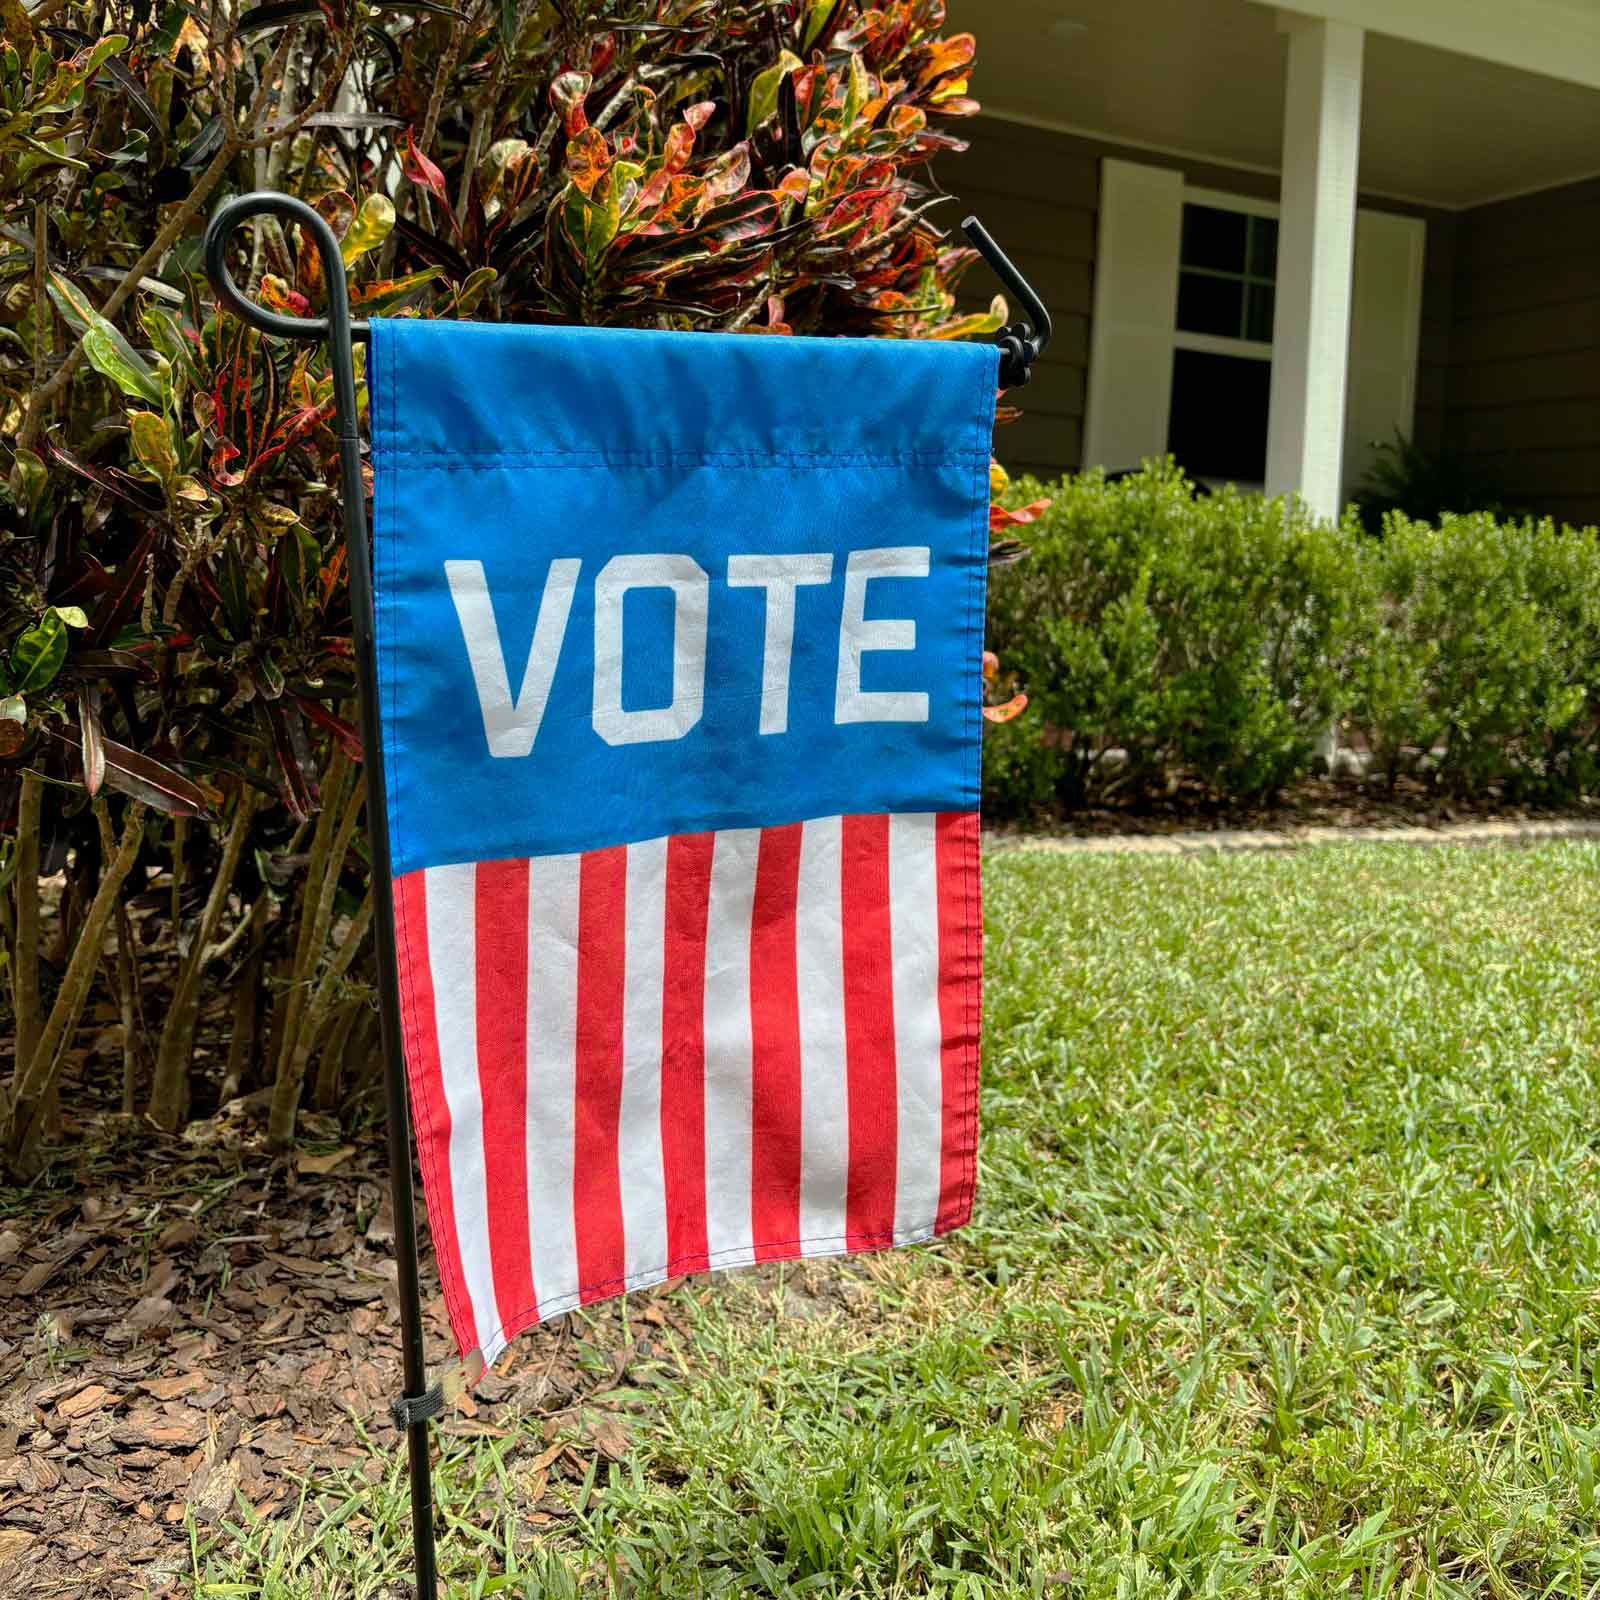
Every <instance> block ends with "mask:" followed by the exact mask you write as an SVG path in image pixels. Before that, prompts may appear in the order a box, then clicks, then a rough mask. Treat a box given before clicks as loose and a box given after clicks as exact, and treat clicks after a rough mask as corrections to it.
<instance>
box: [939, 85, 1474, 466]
mask: <svg viewBox="0 0 1600 1600" xmlns="http://www.w3.org/2000/svg"><path fill="white" fill-rule="evenodd" d="M961 131H962V136H963V137H964V138H966V139H968V140H969V141H970V148H969V149H968V150H967V151H965V152H964V153H962V154H960V155H954V156H948V157H946V158H945V159H944V160H943V161H942V162H941V163H940V165H939V168H938V173H939V177H940V180H941V182H942V183H943V185H944V186H945V187H946V188H947V189H948V190H949V192H950V193H951V194H953V195H955V196H957V197H958V206H952V207H949V208H947V209H946V210H945V212H944V213H943V220H944V222H945V225H946V226H948V227H950V228H954V227H955V226H956V225H957V224H958V223H959V222H960V220H961V218H962V217H963V216H965V215H966V214H967V213H969V212H975V213H976V214H977V215H978V216H979V217H980V218H982V219H983V221H984V222H985V223H986V224H987V225H988V227H989V228H990V230H991V231H992V232H993V233H994V235H995V237H996V238H997V239H998V240H999V241H1000V244H1001V246H1002V247H1003V248H1004V249H1005V250H1006V251H1007V253H1008V254H1010V255H1011V257H1012V259H1013V260H1014V261H1016V263H1017V265H1018V266H1019V267H1020V268H1021V269H1022V271H1023V273H1024V274H1025V275H1026V276H1027V277H1028V279H1029V281H1030V282H1031V283H1032V284H1033V286H1034V288H1035V289H1036V290H1037V291H1038V292H1039V295H1040V297H1041V298H1042V299H1043V300H1044V303H1045V304H1046V306H1048V307H1049V309H1050V314H1051V317H1052V319H1053V321H1054V323H1055V335H1054V338H1053V339H1052V341H1051V344H1050V347H1049V349H1048V350H1047V351H1046V352H1045V354H1044V357H1043V359H1042V360H1041V361H1040V362H1038V363H1037V364H1036V365H1035V367H1034V370H1033V378H1032V381H1031V382H1030V383H1029V385H1028V387H1027V388H1026V389H1024V390H1022V391H1020V392H1019V393H1018V394H1017V395H1016V397H1015V400H1016V404H1017V405H1019V406H1020V407H1021V409H1022V413H1023V415H1022V417H1021V418H1020V419H1019V420H1018V421H1017V422H1015V423H1012V424H1010V425H1009V426H1007V427H1004V428H1002V429H1000V430H998V431H997V433H996V436H995V454H996V455H997V456H998V457H999V459H1000V461H1001V462H1002V463H1003V464H1004V465H1005V466H1006V468H1007V469H1008V470H1010V471H1012V472H1020V471H1027V472H1036V473H1039V474H1040V475H1041V476H1049V475H1054V474H1056V473H1060V472H1067V471H1076V470H1078V468H1079V467H1081V466H1082V464H1083V421H1084V406H1085V395H1086V390H1087V374H1088V363H1089V317H1090V308H1091V306H1092V304H1093V297H1094V268H1095V241H1096V236H1097V227H1098V219H1099V192H1100V163H1101V161H1102V159H1103V158H1105V157H1107V156H1112V157H1116V158H1119V159H1122V160H1126V161H1136V162H1143V163H1145V164H1147V165H1150V166H1165V167H1170V168H1174V169H1176V170H1178V171H1181V172H1182V173H1183V175H1184V180H1185V182H1186V183H1189V184H1191V185H1193V186H1195V187H1198V188H1207V189H1221V190H1226V191H1228V192H1230V193H1233V194H1240V195H1251V196H1255V197H1257V198H1259V199H1268V200H1276V199H1277V197H1278V179H1277V177H1276V176H1275V175H1273V174H1270V173H1262V172H1253V171H1249V170H1246V169H1242V168H1237V167H1227V166H1218V165H1215V164H1213V163H1210V162H1205V161H1198V160H1191V159H1187V158H1183V157H1178V156H1167V155H1160V154H1155V153H1152V152H1150V151H1146V150H1141V149H1135V148H1130V147H1128V146H1125V145H1119V144H1112V143H1109V142H1105V141H1102V140H1096V139H1090V138H1084V137H1082V136H1079V135H1076V134H1067V133H1058V132H1054V131H1051V130H1047V129H1040V128H1033V127H1028V126H1025V125H1023V124H1020V123H1014V122H1005V121H1002V120H1000V119H998V118H993V117H978V118H975V119H974V120H973V121H972V122H969V123H967V124H966V125H965V127H964V128H963V129H962V130H961ZM1360 203H1361V204H1362V205H1363V206H1368V207H1370V208H1372V209H1374V210H1380V211H1397V212H1401V213H1403V214H1405V215H1407V216H1420V217H1425V218H1426V219H1427V221H1428V243H1427V257H1426V271H1427V277H1426V283H1425V286H1424V292H1423V306H1422V331H1421V347H1420V353H1419V358H1418V381H1417V420H1416V434H1417V437H1418V438H1419V439H1420V440H1421V441H1423V442H1424V443H1427V444H1429V445H1436V444H1437V443H1438V442H1439V439H1440V436H1441V429H1442V426H1443V418H1444V395H1445V387H1446V384H1445V377H1446V369H1447V366H1448V360H1449V345H1450V336H1451V304H1452V302H1451V289H1452V285H1453V265H1454V239H1455V230H1454V223H1455V221H1456V219H1455V218H1454V217H1453V216H1451V215H1449V214H1448V213H1444V212H1430V211H1428V210H1426V209H1425V208H1422V207H1417V206H1406V205H1401V204H1396V203H1394V202H1391V201H1386V200H1382V199H1377V198H1373V197H1369V196H1366V195H1363V196H1361V201H1360ZM997 287H998V286H997V285H996V283H995V281H994V279H993V278H992V277H991V276H990V275H989V273H988V272H987V271H986V269H985V268H984V267H983V266H982V264H981V263H979V264H978V265H975V266H974V267H973V268H972V270H971V271H970V272H969V273H968V275H967V278H966V282H965V284H964V285H963V291H962V296H961V303H962V306H963V308H965V309H977V308H979V307H981V306H983V305H985V304H987V302H988V301H989V299H990V298H991V297H992V296H993V294H994V293H995V291H996V289H997Z"/></svg>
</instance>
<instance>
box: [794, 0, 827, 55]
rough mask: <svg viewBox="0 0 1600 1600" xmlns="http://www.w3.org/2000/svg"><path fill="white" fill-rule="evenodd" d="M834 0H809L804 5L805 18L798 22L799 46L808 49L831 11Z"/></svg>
mask: <svg viewBox="0 0 1600 1600" xmlns="http://www.w3.org/2000/svg"><path fill="white" fill-rule="evenodd" d="M833 7H834V0H811V3H810V4H809V5H808V6H807V7H806V14H805V20H804V21H803V22H802V23H801V24H800V48H801V49H802V50H809V49H810V48H811V45H812V42H813V41H814V40H815V39H816V37H817V35H818V34H819V33H821V32H822V24H823V23H824V22H826V21H827V20H828V18H829V17H830V16H831V15H832V13H833Z"/></svg>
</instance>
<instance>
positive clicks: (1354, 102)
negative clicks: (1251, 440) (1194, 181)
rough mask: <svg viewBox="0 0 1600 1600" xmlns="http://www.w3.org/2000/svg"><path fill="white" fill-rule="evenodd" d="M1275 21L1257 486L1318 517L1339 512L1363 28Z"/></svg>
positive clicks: (1302, 20) (1291, 18)
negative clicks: (1276, 210)
mask: <svg viewBox="0 0 1600 1600" xmlns="http://www.w3.org/2000/svg"><path fill="white" fill-rule="evenodd" d="M1279 26H1280V27H1281V28H1282V29H1283V31H1284V32H1285V33H1287V34H1288V36H1289V72H1288V83H1287V90H1288V93H1287V96H1286V105H1285V110H1284V118H1283V195H1282V200H1281V208H1280V221H1279V226H1278V293H1277V312H1276V315H1275V317H1274V320H1273V327H1272V398H1271V404H1270V410H1269V413H1268V423H1267V493H1268V494H1298V495H1299V496H1300V497H1301V498H1302V499H1303V500H1304V501H1305V502H1306V504H1307V505H1308V506H1309V507H1310V508H1311V510H1312V511H1313V512H1315V513H1316V514H1317V515H1318V516H1324V517H1337V516H1338V514H1339V512H1340V510H1341V509H1342V507H1341V504H1340V500H1341V480H1340V472H1341V467H1342V464H1343V455H1344V413H1345V389H1346V386H1347V380H1348V370H1347V369H1348V366H1349V359H1350V285H1351V278H1352V275H1353V268H1354V258H1355V225H1356V164H1357V161H1358V159H1359V157H1360V153H1361V65H1362V63H1361V57H1362V45H1363V43H1364V41H1365V37H1366V35H1365V32H1364V31H1363V30H1362V29H1361V28H1358V27H1355V26H1353V25H1352V24H1350V23H1347V22H1329V21H1326V20H1324V19H1322V18H1319V17H1298V16H1284V17H1282V18H1281V20H1280V23H1279Z"/></svg>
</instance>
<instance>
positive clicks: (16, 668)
mask: <svg viewBox="0 0 1600 1600" xmlns="http://www.w3.org/2000/svg"><path fill="white" fill-rule="evenodd" d="M66 659H67V625H66V623H65V622H63V621H62V620H61V613H60V612H59V611H57V610H56V609H55V608H54V607H53V606H52V607H51V608H50V610H48V611H47V612H45V614H44V615H43V616H42V617H41V618H40V619H39V620H38V622H36V623H35V624H34V625H33V626H32V627H31V628H29V629H28V630H27V631H26V632H25V633H24V634H23V635H22V637H21V638H19V639H18V640H17V642H16V644H15V645H14V646H13V647H12V650H11V668H12V675H13V677H14V678H15V680H16V687H17V692H18V693H19V694H36V693H38V691H39V690H40V689H47V688H49V686H50V685H51V684H52V683H54V682H55V681H56V675H57V674H58V673H59V672H60V671H61V667H62V663H63V662H65V661H66Z"/></svg>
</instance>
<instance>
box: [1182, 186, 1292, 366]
mask: <svg viewBox="0 0 1600 1600" xmlns="http://www.w3.org/2000/svg"><path fill="white" fill-rule="evenodd" d="M1277 270H1278V224H1277V222H1276V221H1275V220H1274V219H1273V218H1271V217H1258V216H1254V215H1249V214H1247V213H1245V212H1243V211H1226V210H1224V209H1223V208H1222V207H1220V206H1201V205H1186V206H1185V207H1184V208H1183V244H1182V248H1181V252H1180V257H1179V274H1178V330H1179V332H1181V333H1205V334H1211V335H1213V336H1215V337H1217V338H1221V339H1250V340H1253V341H1255V342H1256V343H1258V344H1268V343H1270V342H1271V339H1272V303H1273V280H1274V279H1275V277H1276V276H1277Z"/></svg>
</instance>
